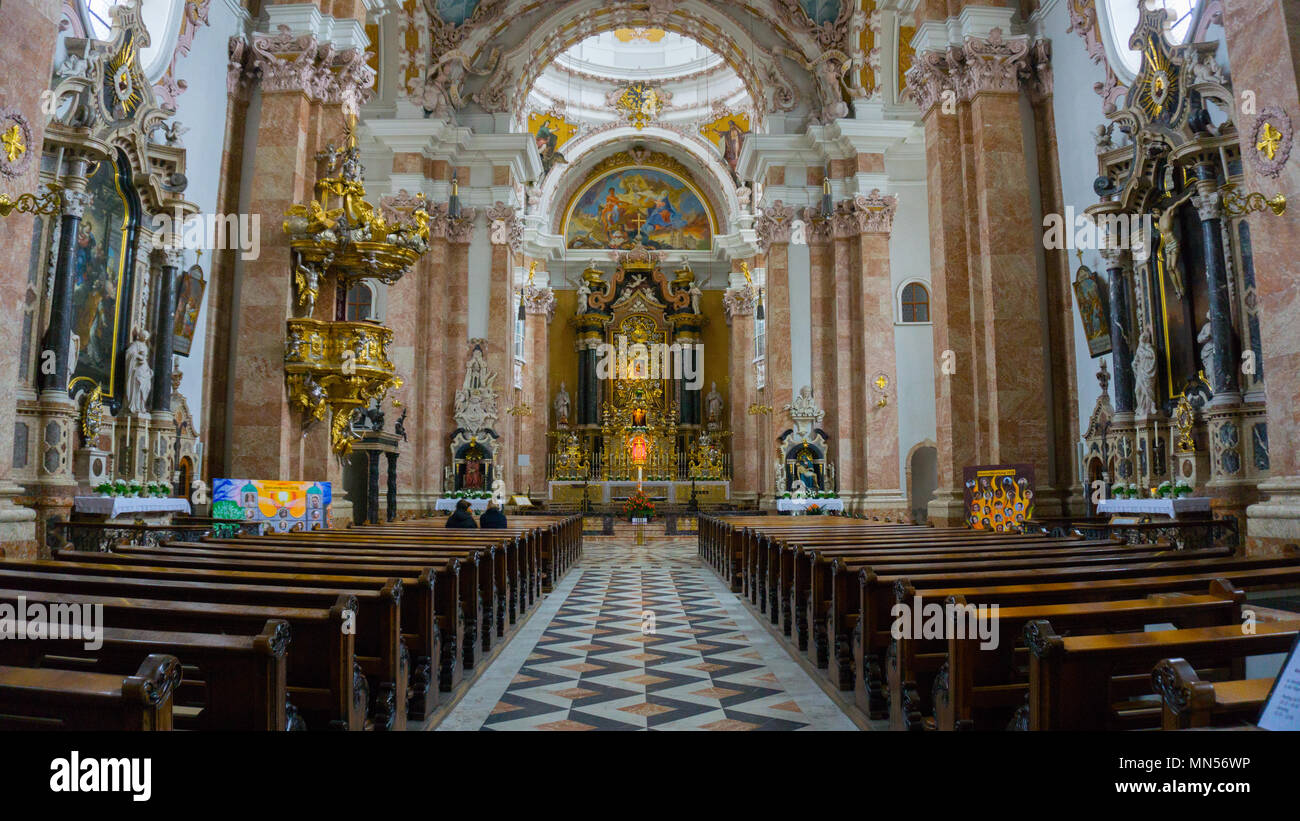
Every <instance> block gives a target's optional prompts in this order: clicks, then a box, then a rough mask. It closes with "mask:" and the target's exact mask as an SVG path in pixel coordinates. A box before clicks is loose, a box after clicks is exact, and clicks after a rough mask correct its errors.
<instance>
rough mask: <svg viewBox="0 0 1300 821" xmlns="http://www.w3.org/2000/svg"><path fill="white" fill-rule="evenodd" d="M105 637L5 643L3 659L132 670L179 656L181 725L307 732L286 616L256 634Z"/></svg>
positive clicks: (117, 632) (176, 708)
mask: <svg viewBox="0 0 1300 821" xmlns="http://www.w3.org/2000/svg"><path fill="white" fill-rule="evenodd" d="M99 641H100V647H98V648H96V649H94V650H91V649H87V648H86V646H85V644H86V643H85V641H84V640H82V639H75V638H47V639H29V640H25V641H0V664H3V665H6V666H10V667H40V668H43V669H60V670H61V669H68V670H75V671H80V672H91V673H102V674H114V673H115V674H119V675H123V674H125V675H131V674H133V673H134V672H135V671H136V670H137V668H138V667H139V659H140V656H141V654H142V653H143V654H146V655H151V656H152V655H167V656H175V657H176V658H178V659H179V660H180V661H181V664H182V665H183V668H184V674H183V677H182V680H181V683H180V685H179V686H178V687H177V688H176V691H175V695H174V699H173V702H174V703H173V707H172V711H173V712H172V718H173V723H174V725H175V726H176V728H177V729H199V730H262V731H267V730H272V731H277V730H289V729H305V725H304V723H303V721H302V720H301V719H300V718H298V711H297V709H296V708H295V707H294V706H293V704H292V703H290V701H289V699H288V693H287V690H286V685H285V661H286V653H287V650H288V647H289V623H288V622H286V621H284V620H282V619H272V620H270V621H268V622H267V623H266V626H265V627H264V628H263V629H262V631H261V632H260V633H258V634H257V635H253V636H240V635H235V636H230V635H217V634H213V633H180V632H165V631H160V630H124V629H120V628H114V627H104V628H102V629H101V631H100V635H99ZM190 706H193V709H187V707H190Z"/></svg>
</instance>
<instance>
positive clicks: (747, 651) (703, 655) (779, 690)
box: [438, 536, 856, 730]
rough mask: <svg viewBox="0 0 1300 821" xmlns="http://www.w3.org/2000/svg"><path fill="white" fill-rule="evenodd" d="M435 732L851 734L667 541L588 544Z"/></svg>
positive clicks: (721, 591) (674, 542) (692, 553)
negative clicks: (688, 731) (807, 731)
mask: <svg viewBox="0 0 1300 821" xmlns="http://www.w3.org/2000/svg"><path fill="white" fill-rule="evenodd" d="M651 614H652V616H651ZM643 626H644V629H643ZM438 729H439V730H479V729H482V730H645V729H653V730H802V729H814V730H854V729H856V727H855V725H854V724H853V722H852V721H850V720H849V718H848V717H847V716H846V715H845V714H844V713H843V712H842V711H841V710H840V709H839V708H838V707H837V706H836V705H835V704H834V702H832V701H831V700H830V699H829V698H828V697H827V696H826V694H825V693H824V692H822V690H821V689H820V688H819V687H818V686H817V684H816V683H815V682H814V681H813V680H812V679H810V678H809V677H808V675H807V673H805V672H804V671H803V670H802V669H801V668H800V667H799V666H798V665H797V664H795V663H794V661H792V660H791V659H790V657H789V655H788V654H787V653H786V652H785V650H784V649H783V648H782V647H781V646H780V645H778V644H777V643H776V642H775V641H774V640H773V639H772V637H771V635H770V634H769V633H768V632H767V631H766V630H765V629H763V627H762V626H761V625H760V624H758V623H757V622H756V621H755V620H754V617H753V616H752V615H750V613H749V611H748V610H746V609H745V607H744V606H743V605H742V604H741V603H740V601H739V600H738V599H737V598H736V597H735V596H734V595H733V594H732V593H731V592H730V591H729V590H727V589H726V588H725V587H724V586H723V584H722V582H721V581H720V580H719V579H718V578H717V577H716V576H715V575H714V574H713V573H711V572H710V571H709V570H708V569H707V568H706V567H704V566H702V565H701V564H700V563H699V561H698V559H697V558H696V540H695V538H694V537H681V536H678V537H658V538H655V539H653V540H651V541H650V543H648V544H646V545H644V546H639V547H638V546H636V545H633V544H631V543H630V541H628V540H623V539H618V538H608V537H606V538H599V537H594V538H593V537H588V538H587V539H586V540H585V542H584V544H583V559H582V562H581V564H580V565H579V566H578V567H576V568H575V569H574V570H573V572H571V573H570V574H569V575H568V577H566V578H565V579H564V581H563V582H561V584H560V586H559V587H558V588H557V589H556V590H555V591H554V592H552V593H551V595H550V596H549V597H548V598H547V600H546V601H545V602H544V603H543V604H542V606H541V608H540V609H539V610H538V611H537V613H536V614H534V615H533V617H532V619H531V620H530V621H529V622H528V624H526V625H525V626H524V628H523V629H522V630H521V631H520V633H519V634H518V635H517V636H515V638H514V640H513V641H512V642H511V643H510V645H509V646H508V647H506V648H505V651H504V652H503V653H502V654H501V655H500V656H499V657H497V659H496V660H495V661H494V662H493V663H492V666H491V667H490V668H489V669H488V670H487V671H486V673H485V674H484V675H483V677H482V678H480V679H479V680H478V681H476V682H474V684H473V686H472V687H471V688H470V690H469V692H467V693H466V694H465V697H464V699H462V700H461V702H460V703H459V704H457V705H456V706H455V708H454V709H453V710H452V711H451V713H450V714H449V715H448V716H447V718H446V719H445V720H444V721H443V722H442V723H441V724H440V725H439V726H438Z"/></svg>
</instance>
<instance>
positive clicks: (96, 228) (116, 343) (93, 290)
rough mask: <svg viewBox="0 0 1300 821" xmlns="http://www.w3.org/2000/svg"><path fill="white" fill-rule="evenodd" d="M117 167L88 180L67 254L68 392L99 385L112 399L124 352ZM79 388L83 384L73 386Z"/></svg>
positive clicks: (126, 288) (122, 211)
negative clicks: (70, 361) (69, 269)
mask: <svg viewBox="0 0 1300 821" xmlns="http://www.w3.org/2000/svg"><path fill="white" fill-rule="evenodd" d="M121 185H122V183H121V182H120V180H119V175H118V172H117V168H116V166H114V164H113V163H111V162H108V161H105V162H101V163H99V167H98V168H97V169H96V170H95V173H94V174H93V176H91V178H90V181H89V184H88V185H87V191H88V192H89V193H90V194H91V196H92V197H93V199H92V201H91V202H90V204H89V205H87V206H86V209H85V214H84V215H83V216H82V218H81V224H80V225H79V226H78V227H77V239H76V242H75V244H74V245H73V255H72V333H73V334H74V336H73V338H72V349H71V350H72V352H73V353H75V355H76V359H75V361H74V362H73V365H74V367H73V368H72V369H71V376H72V378H71V381H70V385H69V387H70V388H71V389H73V390H77V389H78V388H83V387H84V388H87V389H89V387H90V384H92V383H93V384H98V385H99V386H100V388H101V389H102V390H103V392H104V395H105V396H107V397H113V396H115V393H114V389H115V385H116V373H115V371H116V365H117V351H118V349H119V348H121V347H124V346H125V345H126V343H127V342H128V340H127V339H126V329H125V323H124V321H123V319H124V317H123V316H122V307H123V303H124V302H125V301H127V299H128V296H129V293H130V281H129V272H128V271H127V270H126V269H127V264H126V263H127V259H126V257H127V249H126V247H125V243H124V242H123V237H124V236H125V234H126V228H127V222H128V219H129V214H130V211H129V210H128V208H127V197H126V194H125V192H124V191H123V189H122V188H121ZM78 383H82V384H78Z"/></svg>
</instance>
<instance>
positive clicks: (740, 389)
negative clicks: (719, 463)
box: [722, 274, 778, 501]
mask: <svg viewBox="0 0 1300 821" xmlns="http://www.w3.org/2000/svg"><path fill="white" fill-rule="evenodd" d="M737 276H738V275H734V274H733V276H732V284H733V287H732V288H731V289H730V290H728V291H727V292H726V293H725V294H724V295H723V297H722V304H723V307H724V308H725V309H726V312H727V320H728V323H729V324H730V326H731V340H730V352H731V355H730V357H729V358H728V368H727V382H728V390H727V393H728V396H727V407H728V408H729V413H730V420H731V474H732V479H731V496H732V498H733V499H735V500H739V501H753V500H754V499H756V498H757V497H758V496H759V494H763V495H771V491H772V490H773V489H774V486H773V487H768V486H767V485H773V482H771V481H769V482H767V484H764V483H763V482H764V479H763V477H768V476H772V473H771V469H770V468H766V467H765V466H763V465H760V464H759V463H758V461H759V460H758V454H759V452H760V451H761V450H763V448H762V445H761V443H760V442H759V441H758V437H757V434H756V429H757V423H756V421H755V416H754V415H753V414H750V413H749V412H748V411H749V405H750V403H751V402H753V401H754V399H755V395H754V359H753V350H754V306H755V305H756V304H757V302H758V299H757V294H756V293H755V291H754V290H753V289H751V288H749V287H747V286H746V285H745V284H744V283H743V281H741V282H739V283H738V282H736V281H735V280H736V279H737ZM777 412H778V411H776V410H774V411H773V413H777Z"/></svg>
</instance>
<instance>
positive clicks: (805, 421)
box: [782, 385, 826, 442]
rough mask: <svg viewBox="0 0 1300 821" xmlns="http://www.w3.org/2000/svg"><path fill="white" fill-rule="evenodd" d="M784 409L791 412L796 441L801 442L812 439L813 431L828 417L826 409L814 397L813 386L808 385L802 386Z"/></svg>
mask: <svg viewBox="0 0 1300 821" xmlns="http://www.w3.org/2000/svg"><path fill="white" fill-rule="evenodd" d="M782 410H784V411H785V412H786V413H788V414H790V421H791V422H793V423H794V434H795V437H796V438H795V440H794V441H800V442H807V441H810V440H811V439H812V438H813V431H814V430H815V429H816V427H817V425H820V424H821V423H822V419H824V418H825V417H826V411H824V410H822V409H821V408H820V407H818V405H817V401H816V400H815V399H813V395H812V388H810V387H808V386H807V385H804V386H803V387H802V388H800V389H799V395H798V396H796V397H795V398H794V401H793V402H791V403H790V404H788V405H786V406H785V407H784V408H782Z"/></svg>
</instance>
